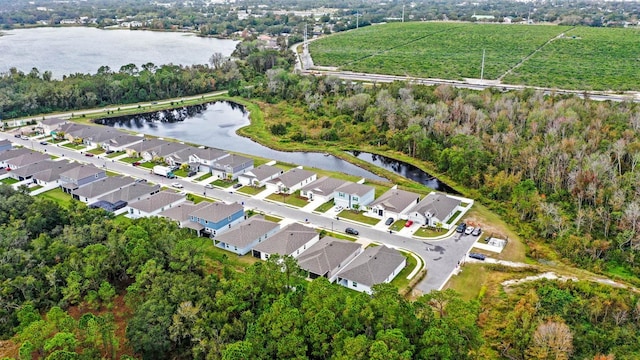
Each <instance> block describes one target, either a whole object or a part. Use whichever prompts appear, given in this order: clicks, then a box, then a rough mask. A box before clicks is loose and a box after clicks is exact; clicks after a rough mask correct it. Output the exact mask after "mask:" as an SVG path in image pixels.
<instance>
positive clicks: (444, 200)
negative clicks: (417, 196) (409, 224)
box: [412, 193, 460, 220]
mask: <svg viewBox="0 0 640 360" xmlns="http://www.w3.org/2000/svg"><path fill="white" fill-rule="evenodd" d="M458 205H460V200H457V199H454V198H451V197H449V196H446V195H442V194H433V193H432V194H429V195H427V196H426V197H425V198H424V199H422V201H420V202H419V203H418V204H417V205H416V207H415V208H414V209H413V210H412V211H416V212H418V213H420V214H423V215H425V214H426V213H427V212H429V213H431V215H433V216H434V217H435V218H437V219H440V220H444V217H445V216H447V215H449V214H451V212H452V211H453V210H455V209H456V208H457V207H458Z"/></svg>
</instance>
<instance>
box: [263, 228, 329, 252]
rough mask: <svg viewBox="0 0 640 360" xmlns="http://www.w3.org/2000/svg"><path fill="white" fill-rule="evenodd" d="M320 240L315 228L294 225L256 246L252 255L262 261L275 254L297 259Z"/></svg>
mask: <svg viewBox="0 0 640 360" xmlns="http://www.w3.org/2000/svg"><path fill="white" fill-rule="evenodd" d="M319 240H320V235H319V234H318V233H317V232H316V231H315V230H314V229H313V228H310V227H307V226H304V225H302V224H298V223H293V224H290V225H287V226H286V227H285V228H284V229H282V230H280V231H279V232H277V233H276V234H275V235H273V236H272V237H270V238H268V239H266V240H264V241H263V242H261V243H260V244H258V245H256V246H255V247H254V248H253V251H252V254H253V256H255V257H257V258H260V259H262V260H267V259H268V258H269V257H270V256H271V255H274V254H278V255H282V256H286V255H289V256H293V257H294V258H297V257H298V256H300V254H302V252H303V251H305V250H306V249H308V248H310V247H311V246H313V244H315V243H317V242H318V241H319Z"/></svg>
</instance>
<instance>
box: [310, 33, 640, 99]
mask: <svg viewBox="0 0 640 360" xmlns="http://www.w3.org/2000/svg"><path fill="white" fill-rule="evenodd" d="M561 34H564V36H563V37H560V38H557V37H558V36H559V35H561ZM639 37H640V30H636V29H608V28H587V27H577V28H571V27H566V26H551V25H549V26H543V25H538V26H527V25H504V24H471V23H435V22H410V23H390V24H384V25H375V26H367V27H364V28H361V29H358V30H355V31H348V32H343V33H338V34H335V35H332V36H328V37H326V38H323V39H319V40H316V41H313V42H311V43H310V45H309V46H310V49H311V54H312V56H313V60H314V63H315V64H316V65H323V66H338V67H340V69H341V70H350V71H356V72H369V73H380V74H392V75H407V76H415V77H426V78H442V79H453V80H462V79H464V78H480V70H481V67H482V66H481V65H482V52H483V50H484V51H485V67H484V79H492V80H494V79H497V78H498V77H500V76H502V75H504V74H505V73H506V72H507V71H508V70H509V69H511V68H513V67H514V66H516V65H517V64H518V63H519V62H521V61H522V60H523V59H525V58H526V57H527V56H529V55H531V54H533V56H532V57H531V58H529V59H528V60H527V61H525V62H524V63H523V65H522V66H520V67H518V68H516V69H515V70H514V72H513V74H508V75H506V76H505V78H504V79H503V83H508V84H525V85H536V86H546V87H558V88H566V89H594V90H608V89H611V90H629V89H638V88H639V87H640V86H639V85H638V82H637V77H638V70H637V66H638V65H640V57H638V54H640V41H637V40H638V38H639ZM556 38H557V39H556ZM552 39H554V40H553V41H550V40H552ZM549 41H550V42H549ZM547 42H549V43H548V44H546V43H547ZM545 44H546V45H545ZM543 45H544V46H543ZM540 48H541V51H538V52H535V51H536V50H537V49H540Z"/></svg>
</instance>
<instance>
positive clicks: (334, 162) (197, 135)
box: [98, 102, 386, 181]
mask: <svg viewBox="0 0 640 360" xmlns="http://www.w3.org/2000/svg"><path fill="white" fill-rule="evenodd" d="M98 123H100V124H104V125H108V126H113V127H116V128H122V129H127V130H132V131H137V132H140V133H144V134H149V135H154V136H159V137H167V138H174V139H179V140H182V141H186V142H190V143H194V144H201V145H207V146H210V147H216V148H219V149H224V150H228V151H235V152H239V153H243V154H249V155H254V156H260V157H263V158H267V159H274V160H277V161H280V162H287V163H292V164H297V165H302V166H305V167H315V168H320V169H325V170H332V171H337V172H342V173H345V174H350V175H355V176H362V177H365V178H368V179H373V180H382V181H386V179H384V178H382V177H380V176H378V175H375V174H373V173H371V172H369V171H367V170H365V169H362V168H360V167H358V166H356V165H353V164H351V163H349V162H348V161H344V160H341V159H339V158H336V157H334V156H325V155H324V154H320V153H305V152H286V151H277V150H273V149H270V148H268V147H265V146H262V145H260V144H258V143H256V142H254V141H252V140H251V139H248V138H244V137H242V136H238V135H237V134H236V130H238V129H239V128H241V127H243V126H247V125H249V123H250V120H249V114H248V113H247V112H246V111H245V109H244V107H242V106H239V105H236V104H233V103H228V102H215V103H211V104H204V105H198V106H191V107H188V108H183V109H177V110H173V111H160V112H155V113H149V114H141V115H132V116H123V117H118V118H112V119H103V120H100V121H98Z"/></svg>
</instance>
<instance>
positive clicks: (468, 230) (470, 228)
mask: <svg viewBox="0 0 640 360" xmlns="http://www.w3.org/2000/svg"><path fill="white" fill-rule="evenodd" d="M472 232H473V226H467V228H466V229H465V230H464V234H465V235H471V233H472Z"/></svg>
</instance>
